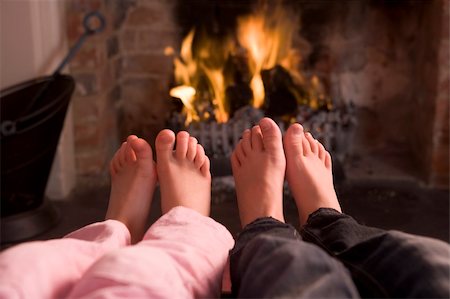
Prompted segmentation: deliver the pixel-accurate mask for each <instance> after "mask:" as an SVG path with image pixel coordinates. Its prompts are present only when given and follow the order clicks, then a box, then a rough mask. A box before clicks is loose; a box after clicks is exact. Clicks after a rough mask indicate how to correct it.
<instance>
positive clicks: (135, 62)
mask: <svg viewBox="0 0 450 299" xmlns="http://www.w3.org/2000/svg"><path fill="white" fill-rule="evenodd" d="M122 66H123V74H161V75H165V76H166V77H169V75H170V74H171V73H172V69H173V61H172V58H171V57H167V56H164V55H162V54H161V55H158V54H133V55H127V56H125V57H123V64H122Z"/></svg>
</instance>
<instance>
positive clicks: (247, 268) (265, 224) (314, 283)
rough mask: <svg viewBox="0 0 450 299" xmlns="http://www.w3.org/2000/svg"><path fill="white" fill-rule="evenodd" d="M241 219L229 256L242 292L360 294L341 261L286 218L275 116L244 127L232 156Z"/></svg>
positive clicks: (258, 294) (300, 295) (237, 292)
mask: <svg viewBox="0 0 450 299" xmlns="http://www.w3.org/2000/svg"><path fill="white" fill-rule="evenodd" d="M231 162H232V168H233V175H234V178H235V181H236V192H237V197H238V205H239V213H240V217H241V224H242V226H243V227H245V228H244V230H243V232H242V233H241V234H240V235H239V238H238V240H237V242H236V245H235V247H234V248H233V250H232V251H231V256H230V267H231V269H230V274H231V281H232V292H233V294H234V295H235V296H238V297H283V296H285V297H298V298H310V297H329V298H336V297H358V294H357V292H356V289H355V287H354V285H353V283H352V281H351V279H350V275H349V274H348V272H347V270H346V269H345V268H344V266H343V265H342V264H340V263H339V262H338V261H336V260H334V259H332V258H330V257H329V256H327V254H326V253H325V252H324V251H322V250H321V249H320V248H318V247H317V246H314V245H311V244H307V243H305V242H303V241H302V239H301V237H300V236H299V235H298V233H297V231H296V230H295V229H294V228H293V227H292V226H290V225H287V224H285V223H284V217H283V205H282V188H283V180H284V174H285V167H286V161H285V158H284V153H283V147H282V142H281V132H280V131H279V129H278V127H277V126H276V124H275V123H274V122H273V121H272V120H270V119H267V118H266V119H263V120H261V122H260V125H259V126H256V127H254V128H253V129H252V130H251V131H245V132H244V134H243V137H242V140H241V142H240V143H239V144H238V146H237V148H236V150H235V152H234V153H233V155H232V160H231Z"/></svg>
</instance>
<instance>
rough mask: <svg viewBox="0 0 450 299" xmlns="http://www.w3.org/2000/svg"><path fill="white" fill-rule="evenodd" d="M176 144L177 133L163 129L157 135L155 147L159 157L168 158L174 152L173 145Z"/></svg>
mask: <svg viewBox="0 0 450 299" xmlns="http://www.w3.org/2000/svg"><path fill="white" fill-rule="evenodd" d="M174 144H175V133H174V132H173V131H171V130H167V129H165V130H162V131H161V132H159V134H158V136H156V141H155V148H156V158H157V159H161V158H164V159H168V158H169V157H170V156H171V155H172V153H173V146H174Z"/></svg>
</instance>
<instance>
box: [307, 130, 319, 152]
mask: <svg viewBox="0 0 450 299" xmlns="http://www.w3.org/2000/svg"><path fill="white" fill-rule="evenodd" d="M305 135H306V139H307V140H308V142H309V146H310V147H311V152H312V153H314V154H316V155H317V154H318V152H319V148H318V145H317V142H316V140H315V139H314V137H313V136H312V135H311V133H309V132H308V133H306V134H305Z"/></svg>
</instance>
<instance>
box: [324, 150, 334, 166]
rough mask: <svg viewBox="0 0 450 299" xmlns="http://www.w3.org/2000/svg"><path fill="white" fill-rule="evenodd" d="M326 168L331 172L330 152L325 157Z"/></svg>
mask: <svg viewBox="0 0 450 299" xmlns="http://www.w3.org/2000/svg"><path fill="white" fill-rule="evenodd" d="M325 167H326V168H327V169H328V170H331V167H332V163H331V155H330V153H329V152H327V153H326V155H325Z"/></svg>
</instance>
